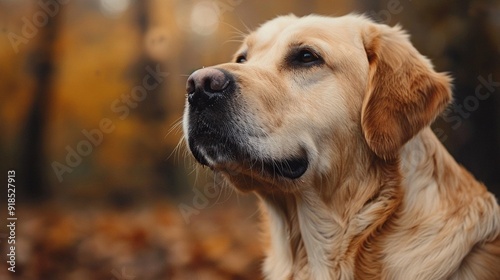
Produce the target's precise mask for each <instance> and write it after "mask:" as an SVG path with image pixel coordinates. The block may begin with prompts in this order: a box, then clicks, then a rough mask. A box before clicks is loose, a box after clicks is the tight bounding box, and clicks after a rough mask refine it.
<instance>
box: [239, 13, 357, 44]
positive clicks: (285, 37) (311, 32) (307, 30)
mask: <svg viewBox="0 0 500 280" xmlns="http://www.w3.org/2000/svg"><path fill="white" fill-rule="evenodd" d="M354 19H357V20H354ZM359 19H360V17H359V16H354V15H348V16H343V17H338V18H332V17H323V16H315V15H311V16H305V17H300V18H299V17H296V16H294V15H288V16H280V17H277V18H275V19H272V20H270V21H268V22H266V23H264V24H263V25H261V26H260V27H259V28H258V29H257V30H255V31H254V32H252V33H251V34H250V35H248V37H247V38H246V40H245V44H244V46H245V47H246V48H248V49H268V47H269V46H270V45H271V44H273V43H275V42H277V41H285V42H286V41H296V40H299V38H300V40H306V41H307V39H308V38H321V39H324V40H341V41H346V40H351V39H353V38H355V36H354V34H355V33H356V31H357V30H359V22H360V21H359Z"/></svg>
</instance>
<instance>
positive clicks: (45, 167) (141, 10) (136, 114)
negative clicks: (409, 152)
mask: <svg viewBox="0 0 500 280" xmlns="http://www.w3.org/2000/svg"><path fill="white" fill-rule="evenodd" d="M350 12H357V13H366V14H367V15H368V16H370V17H371V18H373V19H375V20H377V21H378V22H381V23H387V24H390V25H394V24H397V23H400V24H401V25H402V26H403V27H404V28H405V29H406V30H408V32H409V33H410V34H411V40H412V42H413V44H414V45H415V46H416V48H417V49H418V50H419V51H420V52H421V53H423V54H424V55H426V56H428V57H429V58H430V59H431V60H432V61H433V62H434V64H435V66H436V69H437V70H438V71H447V72H449V73H450V74H451V75H452V76H453V77H454V79H455V81H454V94H455V103H454V105H453V106H451V107H450V109H449V111H448V112H447V113H445V114H444V115H443V116H442V117H440V118H438V120H437V121H436V123H435V124H434V130H435V132H436V133H437V134H439V137H440V139H441V140H442V141H443V143H444V144H445V146H446V147H447V148H448V149H449V150H450V152H451V153H452V154H453V155H454V156H455V158H456V159H457V160H458V161H459V162H460V163H461V164H463V165H464V166H466V167H467V168H468V169H469V170H471V171H472V172H473V173H474V174H475V176H476V177H477V178H478V179H479V180H481V181H483V182H485V184H487V185H488V186H489V188H490V189H491V190H492V191H493V192H495V193H496V194H497V196H500V110H499V108H500V1H498V0H496V1H493V0H489V1H488V0H484V1H479V0H472V1H463V0H460V1H451V0H446V1H431V0H427V1H411V0H389V1H381V0H377V1H368V0H366V1H362V0H356V1H347V0H337V1H332V0H325V1H323V0H315V1H306V0H301V1H299V0H293V1H264V0H259V1H248V0H213V1H212V0H201V1H197V0H163V1H160V0H144V1H139V0H59V1H56V0H40V1H20V0H0V35H1V36H0V61H1V62H0V158H1V161H0V170H1V172H2V174H4V176H5V177H4V178H5V181H4V182H6V180H7V171H8V170H15V172H16V213H15V215H16V217H17V218H18V221H17V223H16V225H17V227H16V273H11V272H8V271H7V266H5V264H6V260H7V256H6V254H7V253H8V252H7V249H8V246H7V239H8V235H9V233H8V232H7V229H6V228H5V226H2V227H0V249H1V250H0V251H1V253H2V255H1V256H0V259H1V260H2V262H1V263H2V264H1V265H0V279H120V280H121V279H129V280H131V279H259V278H260V273H259V270H258V267H259V262H260V260H261V256H262V253H261V249H260V247H259V246H258V245H257V244H259V240H258V238H257V237H256V234H257V232H258V228H257V221H258V214H256V209H257V208H256V206H255V201H254V199H253V197H252V196H249V195H235V194H234V191H232V190H231V189H229V188H226V187H223V186H222V183H221V182H219V179H220V178H214V176H213V175H212V174H210V173H209V172H208V171H206V170H204V169H201V168H199V169H196V168H194V164H193V161H192V160H191V159H190V157H189V156H188V155H187V154H186V153H185V152H186V151H185V148H184V147H182V145H181V147H180V148H179V149H176V147H177V145H178V143H179V141H180V140H181V137H182V133H181V130H182V129H181V126H179V121H180V120H181V116H182V111H183V106H184V105H183V103H184V87H185V80H186V78H187V76H188V75H189V74H190V73H191V72H192V71H194V70H195V69H197V68H200V67H202V66H208V65H213V64H218V63H222V62H225V61H228V60H229V59H230V57H231V55H232V53H233V52H234V51H235V50H236V48H237V47H238V44H239V43H238V40H239V39H241V36H240V33H241V32H247V29H254V28H256V27H258V25H259V24H260V23H262V22H264V21H266V20H268V19H271V18H273V17H275V16H276V15H281V14H288V13H294V14H296V15H306V14H310V13H318V14H325V15H333V16H340V15H344V14H346V13H350ZM6 184H7V183H5V186H4V188H5V191H2V192H1V193H2V196H1V200H0V201H1V202H0V205H1V208H2V209H0V217H1V220H2V222H0V225H3V224H4V222H3V221H6V218H7V198H6V193H7V190H6V189H7V186H6ZM5 223H7V222H5ZM3 266H5V268H4V267H3Z"/></svg>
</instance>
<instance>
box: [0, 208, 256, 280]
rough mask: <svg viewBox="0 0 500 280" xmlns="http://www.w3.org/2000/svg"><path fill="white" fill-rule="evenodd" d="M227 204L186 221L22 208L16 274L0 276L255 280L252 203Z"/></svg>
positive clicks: (0, 275) (152, 213)
mask: <svg viewBox="0 0 500 280" xmlns="http://www.w3.org/2000/svg"><path fill="white" fill-rule="evenodd" d="M250 204H251V205H249V204H245V205H244V206H242V205H241V204H238V203H237V202H234V203H233V202H225V203H223V204H221V205H218V206H217V207H212V208H210V209H205V210H202V211H199V213H196V214H195V215H191V216H190V217H189V220H188V221H187V220H186V219H185V218H184V217H183V216H182V215H181V212H180V211H179V208H178V205H175V204H171V203H165V202H162V203H155V205H154V206H143V207H139V208H135V209H133V210H130V209H127V210H120V211H119V210H116V209H114V210H110V209H95V208H91V207H89V208H90V209H91V210H89V208H83V209H81V208H80V209H74V208H72V207H67V206H66V207H61V206H53V205H52V206H48V205H45V206H37V207H34V206H31V207H28V206H26V207H22V209H21V210H19V211H18V221H17V228H16V272H15V273H11V272H9V271H7V268H6V267H5V263H6V262H5V260H6V254H3V252H6V251H7V246H8V245H7V242H5V241H6V239H5V236H6V235H5V234H3V233H4V230H3V229H2V236H3V237H4V238H2V240H1V241H2V242H1V243H0V248H1V251H2V255H3V256H2V259H3V260H4V261H3V262H2V263H3V264H2V265H1V266H0V267H4V268H3V269H1V271H0V279H5V280H8V279H28V280H29V279H51V280H52V279H55V280H56V279H64V280H66V279H85V280H88V279H107V280H109V279H112V280H139V279H203V280H205V279H207V280H210V279H261V278H262V276H261V273H260V263H261V262H262V249H261V246H260V245H259V244H260V243H261V242H260V241H261V240H260V237H259V234H258V232H259V229H258V219H259V217H258V216H259V215H258V214H257V212H256V210H257V208H256V206H255V204H254V203H250Z"/></svg>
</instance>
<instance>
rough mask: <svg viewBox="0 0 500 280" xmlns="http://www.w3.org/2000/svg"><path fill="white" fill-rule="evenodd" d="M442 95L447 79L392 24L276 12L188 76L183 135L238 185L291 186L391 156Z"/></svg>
mask: <svg viewBox="0 0 500 280" xmlns="http://www.w3.org/2000/svg"><path fill="white" fill-rule="evenodd" d="M384 56H392V57H384ZM398 87H399V88H398ZM449 98H450V93H449V90H448V79H447V78H446V77H445V76H444V75H441V74H438V73H435V72H434V71H433V70H432V68H431V66H430V64H429V63H428V62H427V61H426V60H425V59H424V58H423V57H422V56H421V55H420V54H418V52H416V51H415V50H414V48H413V47H411V44H409V42H408V40H407V39H406V36H405V35H404V34H403V33H401V32H400V31H399V30H397V29H392V28H389V27H387V26H383V25H377V24H374V23H372V22H370V21H369V20H366V19H364V18H362V17H357V16H345V17H340V18H328V17H319V16H308V17H304V18H297V17H295V16H285V17H279V18H276V19H274V20H272V21H269V22H267V23H265V24H264V25H262V26H261V27H260V28H259V29H258V30H257V31H255V32H254V33H252V34H250V35H248V36H247V37H246V39H245V40H244V42H243V44H242V46H241V47H240V49H239V50H238V51H237V52H236V54H235V56H234V58H233V61H232V62H230V63H226V64H220V65H216V66H213V67H207V68H203V69H200V70H198V71H196V72H194V73H193V74H192V75H191V76H190V77H189V79H188V82H187V103H186V108H185V113H184V132H185V136H186V140H187V143H188V145H189V149H190V150H191V152H192V154H193V155H194V157H195V158H196V159H197V160H198V161H199V162H200V163H201V164H203V165H207V166H209V167H211V168H212V169H214V170H216V171H220V172H222V173H223V174H225V175H226V176H227V177H228V179H229V180H230V181H231V182H232V183H233V184H234V185H235V186H236V187H238V188H239V189H241V190H255V189H259V190H261V191H265V190H268V191H276V190H280V191H294V190H296V189H297V188H298V186H299V185H307V182H308V181H312V180H315V178H317V176H327V175H328V174H329V173H331V172H332V170H333V169H335V168H336V167H338V165H339V164H341V162H343V161H344V160H345V159H346V158H348V157H351V156H353V154H350V153H353V152H354V153H356V154H357V157H369V156H371V155H374V156H378V157H381V158H393V157H397V153H398V150H399V149H400V148H401V146H402V145H403V144H404V143H405V142H406V141H407V140H409V139H410V138H411V137H413V136H414V134H416V133H417V132H418V131H419V130H420V129H421V128H423V127H424V126H426V125H428V124H429V122H430V121H432V119H433V118H434V117H435V116H436V115H437V113H439V111H441V110H442V108H443V107H444V106H445V104H446V103H447V102H448V101H449ZM297 182H300V184H297Z"/></svg>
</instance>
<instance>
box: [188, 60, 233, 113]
mask: <svg viewBox="0 0 500 280" xmlns="http://www.w3.org/2000/svg"><path fill="white" fill-rule="evenodd" d="M232 81H233V78H232V76H231V75H230V74H229V73H227V72H226V71H223V70H220V69H216V68H203V69H200V70H197V71H195V72H194V73H193V74H191V76H189V78H188V80H187V84H186V92H187V94H188V102H189V104H190V105H191V106H193V107H195V108H196V109H198V110H202V109H205V108H206V107H207V106H209V105H212V104H214V103H215V102H216V101H217V100H220V99H222V98H224V97H225V96H227V95H228V94H230V92H231V90H230V88H231V87H230V85H231V83H232Z"/></svg>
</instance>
